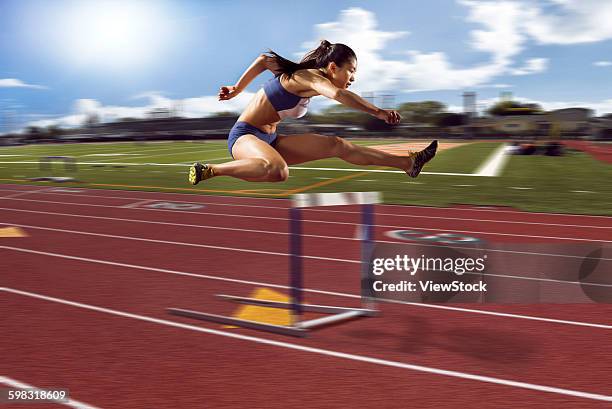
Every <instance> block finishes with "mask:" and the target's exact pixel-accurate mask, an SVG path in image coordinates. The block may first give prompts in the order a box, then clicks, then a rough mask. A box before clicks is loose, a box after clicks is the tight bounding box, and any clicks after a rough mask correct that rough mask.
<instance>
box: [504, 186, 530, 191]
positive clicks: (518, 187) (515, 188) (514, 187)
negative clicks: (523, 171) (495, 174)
mask: <svg viewBox="0 0 612 409" xmlns="http://www.w3.org/2000/svg"><path fill="white" fill-rule="evenodd" d="M508 189H514V190H533V188H532V187H523V186H510V187H509V188H508Z"/></svg>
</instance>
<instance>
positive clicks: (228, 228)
mask: <svg viewBox="0 0 612 409" xmlns="http://www.w3.org/2000/svg"><path fill="white" fill-rule="evenodd" d="M147 202H156V200H147ZM184 203H187V202H184ZM122 207H125V206H122ZM0 210H8V211H13V212H23V213H35V214H44V215H52V216H66V217H77V218H85V219H97V220H112V221H120V222H128V223H144V224H157V225H162V226H175V227H192V228H198V229H212V230H228V231H238V232H247V233H258V234H272V235H276V236H278V235H281V236H283V235H284V236H288V235H289V232H286V231H280V230H256V229H244V228H237V227H223V226H208V225H201V224H188V223H171V222H162V221H154V220H140V219H124V218H120V217H107V216H92V215H87V214H74V213H58V212H45V211H40V210H26V209H12V208H7V207H0ZM0 224H10V223H0ZM303 236H304V237H310V238H319V239H331V240H350V241H355V240H358V239H356V238H355V237H341V236H323V235H318V234H303ZM376 242H377V243H387V244H402V245H405V246H424V247H439V246H438V245H436V244H427V243H420V242H400V241H390V240H382V239H381V240H376ZM445 248H449V249H457V250H464V249H465V248H464V247H461V246H445ZM480 251H482V252H485V251H486V252H493V253H507V254H517V255H526V256H545V257H563V258H577V259H581V260H598V261H612V258H605V257H585V256H576V255H571V254H555V253H538V252H532V251H518V250H502V249H491V248H484V247H483V248H481V249H480Z"/></svg>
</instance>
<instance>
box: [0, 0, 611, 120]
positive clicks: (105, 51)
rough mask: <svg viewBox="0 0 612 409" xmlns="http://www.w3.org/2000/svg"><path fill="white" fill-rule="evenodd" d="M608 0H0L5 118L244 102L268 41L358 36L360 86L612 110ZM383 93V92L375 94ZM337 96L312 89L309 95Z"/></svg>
mask: <svg viewBox="0 0 612 409" xmlns="http://www.w3.org/2000/svg"><path fill="white" fill-rule="evenodd" d="M610 21H612V0H575V1H574V0H504V1H476V0H431V1H428V2H424V1H416V0H397V1H396V0H386V1H373V0H371V1H344V0H335V1H329V0H325V1H320V0H309V1H303V2H293V1H286V0H285V1H265V0H259V1H240V0H216V1H204V0H197V1H196V0H194V1H190V0H142V1H141V0H121V1H116V0H74V1H71V0H54V1H47V0H44V1H39V0H0V121H1V123H0V132H8V131H10V130H15V129H22V128H24V127H25V126H29V125H34V126H43V127H46V126H50V125H57V126H61V127H74V126H79V125H81V124H82V123H83V122H84V121H85V120H86V118H87V117H88V116H89V115H92V114H95V115H97V116H98V117H99V118H100V119H101V120H102V121H113V120H116V119H119V118H125V117H132V118H134V117H135V118H142V117H145V116H146V115H147V113H148V112H150V111H151V110H153V109H156V108H165V109H171V110H175V111H176V112H178V113H179V114H180V115H181V116H185V117H202V116H207V115H210V114H214V113H216V112H222V111H237V112H238V111H240V110H241V109H243V108H244V107H245V106H246V104H247V103H248V101H249V100H250V98H251V97H252V96H253V94H254V93H255V92H256V91H257V90H258V89H259V88H260V87H261V86H262V84H263V83H264V82H265V80H267V79H268V78H270V77H271V74H270V73H264V74H262V75H261V76H260V77H258V78H256V79H255V80H254V81H253V82H252V83H251V85H250V86H249V87H248V88H247V89H246V90H245V91H244V92H243V93H242V94H241V95H239V96H238V97H236V98H235V99H233V100H231V101H224V102H219V101H217V98H216V93H217V92H218V89H219V87H220V86H223V85H233V84H234V83H235V82H236V81H237V79H238V78H239V77H240V75H241V74H242V72H243V71H244V70H245V69H246V68H247V67H248V66H249V65H250V64H251V62H252V61H253V60H254V59H255V58H256V57H257V56H258V55H260V54H261V53H262V52H265V51H266V50H268V49H272V50H274V51H276V52H278V53H279V54H281V55H283V56H285V57H287V58H290V59H294V60H299V59H300V58H301V56H302V55H304V54H305V53H306V52H307V51H308V50H310V49H312V48H314V47H316V45H317V44H318V43H319V41H320V40H322V39H327V40H329V41H331V42H332V43H335V42H340V43H344V44H347V45H349V46H350V47H351V48H353V49H354V50H355V52H356V53H357V58H358V66H357V73H356V81H355V83H354V85H353V86H352V87H351V90H352V91H354V92H357V93H363V92H370V93H372V92H373V93H374V95H375V96H382V95H385V94H392V95H394V102H395V103H396V104H399V103H402V102H410V101H424V100H437V101H441V102H443V103H445V104H446V105H447V107H448V109H449V110H450V111H457V112H458V111H461V110H462V94H463V93H464V92H466V91H470V92H475V93H476V94H477V107H478V108H479V110H484V109H486V108H487V107H489V106H491V105H492V104H493V103H495V102H496V101H497V100H499V98H500V95H501V94H502V93H506V95H507V94H508V93H511V95H512V97H513V99H515V100H517V101H520V102H534V103H538V104H540V105H542V106H543V108H544V109H547V110H552V109H559V108H565V107H576V106H581V107H587V108H591V109H593V110H594V111H595V113H596V114H597V115H603V114H606V113H611V112H612V24H610ZM381 100H382V99H381V98H378V99H375V102H377V103H378V102H380V101H381ZM333 103H334V102H332V101H329V100H326V99H325V98H324V97H317V98H314V99H313V101H312V103H311V109H314V110H315V111H316V110H320V109H322V108H324V107H326V106H329V105H330V104H333Z"/></svg>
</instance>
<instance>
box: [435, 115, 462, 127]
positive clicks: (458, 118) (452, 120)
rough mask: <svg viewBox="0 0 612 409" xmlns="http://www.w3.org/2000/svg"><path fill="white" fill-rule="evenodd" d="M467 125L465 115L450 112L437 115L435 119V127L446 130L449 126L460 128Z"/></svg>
mask: <svg viewBox="0 0 612 409" xmlns="http://www.w3.org/2000/svg"><path fill="white" fill-rule="evenodd" d="M466 123H467V117H466V115H465V114H456V113H452V112H443V113H441V114H438V115H437V116H436V119H435V125H437V126H439V127H441V128H446V127H449V126H460V125H465V124H466Z"/></svg>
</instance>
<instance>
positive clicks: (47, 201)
mask: <svg viewBox="0 0 612 409" xmlns="http://www.w3.org/2000/svg"><path fill="white" fill-rule="evenodd" d="M2 199H4V198H2V197H0V200H2ZM8 200H22V201H28V202H43V203H57V204H64V205H66V204H68V205H76V206H90V207H106V208H114V209H117V208H120V206H110V205H99V204H92V203H71V202H55V201H51V200H35V199H24V198H15V199H12V198H10V199H8ZM137 210H146V211H169V212H175V213H188V214H190V215H192V216H193V215H194V214H197V215H204V216H225V217H241V218H245V217H246V218H250V219H263V220H275V221H289V220H290V219H288V218H285V217H268V216H252V215H251V216H250V215H242V214H229V213H211V212H192V211H185V210H169V209H149V208H138V209H137ZM302 222H305V223H319V224H340V225H350V226H354V225H355V222H352V223H348V222H334V221H323V220H310V219H303V220H302ZM372 226H373V227H383V228H389V229H394V230H397V229H415V230H427V231H435V232H450V233H468V234H486V235H492V236H504V237H526V238H532V239H555V240H569V241H586V242H592V243H612V240H601V239H584V238H573V237H559V236H536V235H527V234H514V233H496V232H486V231H473V230H449V229H443V228H438V229H432V228H429V227H415V226H397V225H395V226H391V225H386V224H374V225H372Z"/></svg>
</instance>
